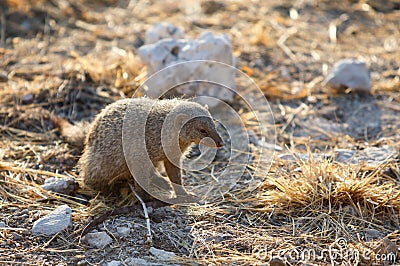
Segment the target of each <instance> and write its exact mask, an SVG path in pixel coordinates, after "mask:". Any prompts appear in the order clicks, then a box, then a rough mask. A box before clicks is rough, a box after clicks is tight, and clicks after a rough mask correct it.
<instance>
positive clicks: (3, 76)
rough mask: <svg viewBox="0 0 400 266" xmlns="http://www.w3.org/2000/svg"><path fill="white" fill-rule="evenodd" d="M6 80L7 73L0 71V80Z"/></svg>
mask: <svg viewBox="0 0 400 266" xmlns="http://www.w3.org/2000/svg"><path fill="white" fill-rule="evenodd" d="M6 81H8V75H7V73H6V72H3V71H0V82H6Z"/></svg>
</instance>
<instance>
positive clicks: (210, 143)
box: [199, 137, 224, 148]
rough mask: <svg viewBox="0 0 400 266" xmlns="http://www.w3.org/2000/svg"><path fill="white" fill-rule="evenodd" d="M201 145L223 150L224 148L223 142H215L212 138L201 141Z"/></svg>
mask: <svg viewBox="0 0 400 266" xmlns="http://www.w3.org/2000/svg"><path fill="white" fill-rule="evenodd" d="M199 144H203V145H205V146H207V147H210V148H221V147H222V146H224V143H223V142H222V141H221V140H214V139H212V138H210V137H206V138H203V139H201V140H200V143H199Z"/></svg>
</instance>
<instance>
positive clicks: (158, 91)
mask: <svg viewBox="0 0 400 266" xmlns="http://www.w3.org/2000/svg"><path fill="white" fill-rule="evenodd" d="M138 55H139V56H140V58H141V59H142V61H143V62H144V63H145V64H146V65H147V70H148V74H149V75H151V74H154V73H156V72H157V71H160V70H162V71H160V72H158V73H157V74H156V75H153V76H151V77H150V78H149V79H148V80H147V81H146V82H145V86H144V87H143V88H144V89H145V91H144V93H145V94H146V95H148V96H150V97H152V98H156V97H159V96H161V95H164V94H166V95H167V96H169V95H175V96H176V95H187V96H194V95H196V96H209V97H211V98H216V99H220V100H223V101H228V102H229V101H232V100H233V98H234V91H233V90H235V73H236V70H235V68H233V67H232V66H233V65H234V58H233V56H232V46H231V42H230V41H229V39H228V37H227V35H218V36H216V35H214V34H212V33H211V32H207V33H205V34H202V35H200V36H199V38H198V39H195V40H188V39H181V40H172V39H165V40H161V41H159V42H157V43H155V44H149V45H144V46H142V47H140V48H139V49H138ZM192 60H197V61H192ZM189 61H190V62H189ZM171 66H173V67H171ZM188 81H195V82H189V83H186V82H188ZM183 83H184V84H183ZM218 84H220V85H218ZM178 85H179V86H178ZM225 87H227V88H225ZM171 88H175V90H176V92H172V93H171V92H169V93H168V91H169V90H170V89H171ZM228 88H229V89H228ZM199 102H200V103H203V104H208V105H209V106H210V107H214V106H216V105H217V104H218V101H213V100H212V99H204V98H203V99H202V100H200V101H199Z"/></svg>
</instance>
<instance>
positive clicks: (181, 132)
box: [64, 98, 223, 195]
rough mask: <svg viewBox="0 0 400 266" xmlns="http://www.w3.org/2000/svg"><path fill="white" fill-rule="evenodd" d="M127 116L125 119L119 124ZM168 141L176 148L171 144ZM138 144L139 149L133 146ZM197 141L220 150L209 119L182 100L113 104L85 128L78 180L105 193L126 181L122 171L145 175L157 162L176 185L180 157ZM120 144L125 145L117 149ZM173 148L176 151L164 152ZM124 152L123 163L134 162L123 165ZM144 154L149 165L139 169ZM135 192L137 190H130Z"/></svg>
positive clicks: (205, 112) (198, 107)
mask: <svg viewBox="0 0 400 266" xmlns="http://www.w3.org/2000/svg"><path fill="white" fill-rule="evenodd" d="M128 110H129V113H128ZM127 113H128V114H129V115H127V117H126V118H125V115H126V114H127ZM124 118H125V122H124ZM124 123H125V124H124ZM143 126H144V128H143ZM163 127H164V128H163ZM140 128H143V131H140ZM171 129H173V130H171ZM138 130H139V131H138ZM64 131H65V132H68V130H64ZM141 132H143V133H141ZM163 132H167V133H166V134H167V135H165V136H163V134H164V133H163ZM168 132H169V133H168ZM123 134H124V142H123ZM143 134H144V136H143ZM168 134H169V135H168ZM174 136H176V142H174V141H173V139H174ZM141 140H143V143H144V144H143V145H138V143H140V142H141ZM202 140H203V141H204V140H208V141H204V142H205V143H206V144H207V143H208V144H209V145H210V146H212V145H214V146H216V147H222V145H223V141H222V139H221V137H220V136H219V134H218V132H217V131H216V129H215V124H214V122H213V120H212V117H211V115H210V113H209V112H208V110H207V109H206V108H205V107H203V106H201V105H200V104H198V103H195V102H191V101H188V100H183V99H168V100H154V99H149V98H134V99H122V100H118V101H116V102H114V103H112V104H110V105H108V106H107V107H106V108H104V109H103V110H102V111H101V112H100V113H99V114H98V115H97V116H96V117H95V119H94V121H93V122H92V123H91V125H90V127H89V128H88V134H87V136H86V139H85V148H84V151H83V154H82V157H81V158H80V160H79V162H78V168H79V175H80V177H81V178H82V179H83V181H84V184H85V185H86V186H88V187H90V188H92V189H95V190H99V191H102V192H104V193H110V192H113V191H115V190H116V189H118V188H119V186H120V185H121V184H124V183H126V182H127V180H131V178H132V175H131V172H130V170H129V168H128V165H129V167H131V168H132V167H133V168H135V169H141V170H143V168H145V169H144V170H145V172H146V171H147V170H149V169H147V168H151V167H153V166H156V165H157V164H158V163H159V162H163V163H164V167H165V170H166V173H167V175H168V177H169V179H170V181H171V182H172V183H175V184H178V185H182V180H181V169H180V166H181V165H180V159H181V157H182V154H183V153H184V152H185V150H186V149H187V148H188V147H189V146H190V145H191V143H197V144H198V143H200V142H201V141H202ZM211 140H213V143H212V141H211ZM210 141H211V143H210ZM125 143H128V144H127V145H123V144H125ZM130 144H133V145H132V146H130ZM174 144H176V145H175V146H179V147H173V149H170V148H171V147H170V146H171V145H172V146H174ZM126 146H130V147H131V148H126ZM124 148H125V149H128V156H127V158H128V159H129V160H130V158H134V157H135V156H136V157H138V158H139V159H140V160H139V161H137V162H133V163H128V164H127V163H126V158H125V156H124ZM177 148H178V149H179V152H178V153H177V152H176V150H177ZM168 150H169V151H168ZM125 152H126V151H125ZM146 154H147V155H148V159H149V160H150V161H151V163H152V164H153V165H151V166H150V165H148V164H147V165H146V164H145V163H142V159H143V158H142V157H145V156H146ZM147 173H149V171H147ZM135 176H136V175H135ZM135 189H138V190H139V191H140V190H141V189H140V188H138V187H136V186H135ZM174 190H175V192H176V194H177V195H178V194H180V195H181V194H185V193H186V191H185V190H184V189H183V188H182V187H181V186H174ZM177 190H178V191H177ZM141 192H142V193H143V191H141ZM142 195H143V194H142Z"/></svg>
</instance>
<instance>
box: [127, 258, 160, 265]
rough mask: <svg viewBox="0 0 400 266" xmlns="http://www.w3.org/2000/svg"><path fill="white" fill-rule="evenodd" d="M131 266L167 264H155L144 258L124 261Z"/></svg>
mask: <svg viewBox="0 0 400 266" xmlns="http://www.w3.org/2000/svg"><path fill="white" fill-rule="evenodd" d="M124 263H125V264H126V265H129V266H163V265H165V264H160V263H154V262H150V261H147V260H145V259H142V258H128V259H126V260H125V261H124Z"/></svg>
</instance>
